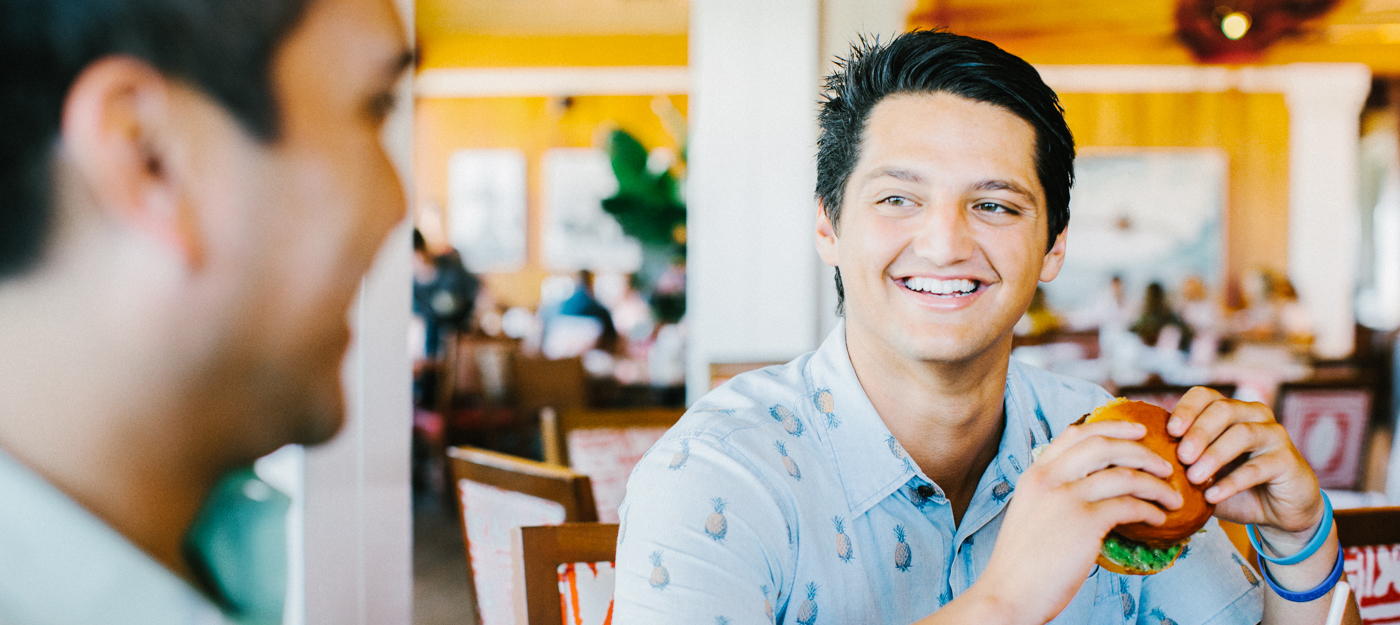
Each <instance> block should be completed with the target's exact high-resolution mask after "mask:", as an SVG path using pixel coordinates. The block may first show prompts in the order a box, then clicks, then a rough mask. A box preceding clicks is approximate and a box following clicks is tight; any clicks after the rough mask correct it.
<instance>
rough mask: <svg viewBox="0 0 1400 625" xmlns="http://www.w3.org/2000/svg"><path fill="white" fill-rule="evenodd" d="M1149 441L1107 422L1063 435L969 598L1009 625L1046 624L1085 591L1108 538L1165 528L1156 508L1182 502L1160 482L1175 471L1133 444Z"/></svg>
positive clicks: (1016, 505) (1024, 488)
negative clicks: (1129, 527) (1142, 526)
mask: <svg viewBox="0 0 1400 625" xmlns="http://www.w3.org/2000/svg"><path fill="white" fill-rule="evenodd" d="M1146 433H1147V430H1146V428H1144V427H1143V426H1142V425H1141V424H1138V423H1131V422H1127V421H1101V422H1098V423H1091V424H1087V425H1076V426H1070V427H1068V428H1066V429H1065V431H1064V432H1063V433H1061V434H1060V435H1059V436H1057V437H1056V438H1055V440H1054V441H1053V442H1051V443H1050V444H1049V445H1048V446H1047V447H1046V448H1045V450H1044V453H1042V454H1041V456H1040V458H1039V459H1038V460H1036V461H1035V463H1034V464H1032V465H1031V466H1030V468H1029V469H1027V470H1026V472H1025V473H1024V474H1023V475H1021V478H1020V480H1019V481H1018V482H1017V484H1016V496H1015V497H1013V498H1012V500H1011V504H1010V505H1009V506H1008V507H1007V510H1006V518H1005V520H1003V522H1002V526H1001V530H1000V531H999V532H998V534H997V542H996V547H995V548H994V549H993V551H992V557H991V560H990V561H989V562H988V563H987V569H986V571H985V572H984V573H983V574H982V576H981V577H980V578H979V579H978V581H977V583H976V584H974V585H973V587H972V588H970V589H969V592H968V593H966V594H965V595H964V596H966V595H968V594H971V595H973V597H970V598H972V599H976V600H980V601H982V602H984V603H986V604H989V605H992V606H995V611H996V612H997V613H998V614H1000V615H1002V616H1004V617H1006V620H1007V621H1008V622H1016V623H1044V622H1046V621H1049V620H1050V619H1052V618H1054V617H1055V615H1056V614H1059V613H1060V611H1061V610H1063V609H1064V607H1065V606H1066V605H1068V604H1069V602H1070V600H1072V599H1073V598H1074V595H1075V593H1076V592H1078V591H1079V588H1080V586H1082V585H1083V583H1084V579H1085V578H1086V577H1088V575H1089V572H1090V571H1091V570H1093V567H1094V560H1095V559H1096V558H1097V557H1098V553H1099V547H1100V546H1101V545H1102V544H1103V539H1104V537H1105V536H1106V535H1108V532H1109V530H1112V529H1113V528H1114V527H1115V526H1117V525H1119V524H1123V523H1134V522H1145V523H1149V524H1153V525H1158V524H1161V523H1162V522H1164V521H1166V513H1164V512H1163V511H1162V510H1161V509H1160V508H1158V507H1157V506H1158V504H1160V505H1161V506H1163V507H1165V508H1167V509H1172V510H1174V509H1177V508H1180V507H1181V504H1182V499H1181V495H1179V494H1177V492H1176V491H1175V490H1173V489H1172V487H1171V486H1170V485H1169V484H1167V482H1166V481H1164V479H1163V478H1166V477H1168V476H1170V475H1171V472H1172V466H1171V464H1170V463H1168V462H1167V461H1166V460H1163V459H1162V458H1161V457H1159V456H1158V455H1157V454H1155V453H1153V452H1152V450H1150V449H1148V448H1147V447H1145V446H1143V445H1142V444H1141V443H1138V442H1136V441H1137V440H1138V439H1141V438H1142V437H1143V436H1144V435H1145V434H1146ZM1153 502H1157V503H1155V504H1154V503H1153ZM960 599H961V597H960Z"/></svg>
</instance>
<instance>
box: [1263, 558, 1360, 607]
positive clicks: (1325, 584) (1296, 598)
mask: <svg viewBox="0 0 1400 625" xmlns="http://www.w3.org/2000/svg"><path fill="white" fill-rule="evenodd" d="M1258 555H1260V556H1263V555H1264V554H1262V553H1261V554H1258ZM1259 570H1260V572H1262V573H1264V581H1266V582H1268V583H1269V588H1272V589H1274V592H1276V593H1278V596H1280V597H1283V598H1284V599H1287V600H1289V601H1293V602H1297V603H1307V602H1309V601H1312V600H1314V599H1319V598H1321V597H1322V596H1323V595H1326V594H1327V593H1328V592H1330V591H1331V590H1332V587H1333V586H1336V585H1337V582H1338V581H1339V580H1341V579H1342V550H1341V548H1338V549H1337V563H1336V564H1334V565H1332V574H1331V575H1328V576H1327V579H1325V580H1322V583H1321V584H1318V585H1317V587H1316V588H1313V589H1311V590H1304V591H1303V592H1291V591H1288V590H1284V589H1283V588H1282V587H1280V586H1279V585H1278V582H1276V581H1274V576H1272V575H1269V567H1267V566H1265V565H1264V560H1262V559H1260V560H1259Z"/></svg>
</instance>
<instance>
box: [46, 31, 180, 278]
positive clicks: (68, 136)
mask: <svg viewBox="0 0 1400 625" xmlns="http://www.w3.org/2000/svg"><path fill="white" fill-rule="evenodd" d="M176 97H178V96H177V94H176V92H175V86H174V85H173V83H171V82H170V81H169V80H168V79H166V77H165V76H164V75H162V74H161V73H160V72H159V71H157V70H156V69H154V68H152V67H151V66H150V65H147V64H146V63H143V62H141V61H138V60H136V59H132V58H129V57H108V58H105V59H101V60H99V61H97V62H95V63H93V64H91V65H89V66H88V67H87V68H85V69H84V70H83V71H82V73H81V74H79V75H78V78H77V79H76V80H74V81H73V86H72V87H71V88H70V89H69V91H68V97H67V99H66V100H65V101H64V103H63V119H62V122H61V126H60V143H61V146H62V147H61V148H60V153H61V155H62V156H61V158H63V159H65V160H67V161H68V162H69V163H70V164H71V165H72V167H73V169H74V170H75V172H76V173H77V175H78V178H79V181H80V184H82V185H83V187H84V189H83V190H84V191H85V192H86V193H87V195H88V196H89V197H90V198H91V201H92V202H94V203H95V208H96V209H97V210H99V211H101V212H103V213H104V214H106V215H107V216H108V217H109V218H111V219H113V220H114V221H116V222H117V223H119V224H122V225H124V226H126V227H129V228H131V229H132V230H135V231H137V232H138V233H140V234H141V235H144V236H145V237H148V238H150V239H152V240H154V241H156V242H158V243H159V244H161V245H165V246H167V247H169V248H170V249H171V251H173V252H175V253H177V254H179V255H180V257H181V258H183V259H184V261H185V262H186V264H187V265H189V266H191V267H198V266H199V265H201V264H202V262H203V247H204V245H203V244H204V242H203V240H202V238H201V234H200V229H199V223H198V220H197V218H196V212H195V210H194V207H193V206H191V205H190V203H189V200H190V194H189V193H188V189H187V188H186V183H187V182H188V176H186V175H185V173H186V172H185V165H186V163H185V162H184V159H183V158H182V156H183V155H184V154H185V153H187V150H186V149H184V148H185V146H183V145H182V144H181V143H180V139H181V137H182V135H181V133H179V132H177V129H178V128H179V124H178V123H177V122H178V120H177V119H176V114H177V112H178V110H177V103H176V102H175V101H174V100H175V98H176Z"/></svg>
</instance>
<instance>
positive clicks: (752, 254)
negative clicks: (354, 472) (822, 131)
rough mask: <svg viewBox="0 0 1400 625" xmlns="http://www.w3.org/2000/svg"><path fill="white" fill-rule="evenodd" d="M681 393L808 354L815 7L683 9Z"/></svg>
mask: <svg viewBox="0 0 1400 625" xmlns="http://www.w3.org/2000/svg"><path fill="white" fill-rule="evenodd" d="M690 6H691V26H690V66H691V77H692V88H691V97H690V126H691V128H690V153H689V162H688V173H689V179H688V182H687V190H686V197H687V204H688V207H687V208H688V213H689V217H688V220H687V232H688V239H689V258H688V259H687V278H688V284H687V306H688V312H687V317H688V319H687V323H688V325H689V333H690V335H689V337H688V341H689V347H688V354H687V361H688V362H687V375H686V383H687V384H686V385H687V388H688V391H689V392H688V396H689V399H690V400H691V401H694V400H695V399H697V398H699V397H700V395H703V394H704V393H705V391H707V390H709V365H710V363H712V362H726V361H729V362H753V361H764V360H786V359H789V358H792V357H794V356H797V355H799V354H801V353H803V352H806V351H810V350H812V349H814V348H815V347H816V345H817V342H818V339H819V326H818V322H817V313H816V310H817V297H818V296H817V280H818V275H819V272H818V269H817V263H818V261H817V256H816V251H815V249H814V247H813V243H812V240H813V223H814V220H815V216H816V203H815V201H814V200H813V199H812V198H813V187H814V185H815V181H816V171H815V166H814V156H813V155H814V154H815V150H816V137H817V133H816V120H815V115H816V102H817V96H818V93H819V90H818V76H819V73H820V68H821V67H822V66H821V65H820V62H819V61H820V45H819V41H818V40H819V36H820V20H819V13H820V0H764V1H762V2H753V1H752V0H694V1H693V2H692V3H691V5H690Z"/></svg>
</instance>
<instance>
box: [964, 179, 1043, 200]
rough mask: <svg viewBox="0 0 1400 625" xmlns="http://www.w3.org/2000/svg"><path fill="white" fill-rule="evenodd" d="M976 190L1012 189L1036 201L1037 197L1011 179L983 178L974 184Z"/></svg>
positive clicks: (1013, 191)
mask: <svg viewBox="0 0 1400 625" xmlns="http://www.w3.org/2000/svg"><path fill="white" fill-rule="evenodd" d="M972 190H974V191H1010V192H1012V193H1015V194H1017V195H1020V196H1022V197H1024V198H1026V199H1027V200H1031V201H1035V200H1036V197H1035V195H1034V194H1032V193H1031V192H1030V191H1028V190H1027V189H1026V188H1025V187H1023V186H1021V185H1019V184H1016V183H1014V182H1011V181H1010V180H983V181H981V182H979V183H977V184H974V185H972Z"/></svg>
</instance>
